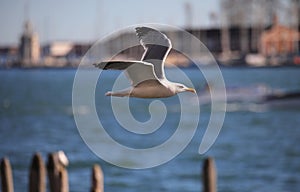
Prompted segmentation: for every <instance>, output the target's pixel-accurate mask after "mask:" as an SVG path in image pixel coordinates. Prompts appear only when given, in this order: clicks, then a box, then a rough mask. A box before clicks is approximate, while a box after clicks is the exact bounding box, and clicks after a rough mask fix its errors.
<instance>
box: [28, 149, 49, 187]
mask: <svg viewBox="0 0 300 192" xmlns="http://www.w3.org/2000/svg"><path fill="white" fill-rule="evenodd" d="M45 191H46V170H45V164H44V161H43V158H42V156H41V154H40V153H36V154H34V156H33V157H32V161H31V167H30V173H29V192H45Z"/></svg>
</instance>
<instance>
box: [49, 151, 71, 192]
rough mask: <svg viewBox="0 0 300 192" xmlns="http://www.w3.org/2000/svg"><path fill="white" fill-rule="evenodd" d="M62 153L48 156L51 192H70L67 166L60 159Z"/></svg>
mask: <svg viewBox="0 0 300 192" xmlns="http://www.w3.org/2000/svg"><path fill="white" fill-rule="evenodd" d="M60 153H61V152H57V153H51V154H49V155H48V162H47V171H48V178H49V185H50V191H51V192H68V191H69V183H68V173H67V170H66V166H67V165H66V164H64V162H63V161H61V159H60Z"/></svg>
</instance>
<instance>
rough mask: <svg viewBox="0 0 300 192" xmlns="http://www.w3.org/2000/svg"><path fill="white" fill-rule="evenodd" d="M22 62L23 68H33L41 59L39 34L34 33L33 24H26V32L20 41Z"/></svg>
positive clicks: (27, 22)
mask: <svg viewBox="0 0 300 192" xmlns="http://www.w3.org/2000/svg"><path fill="white" fill-rule="evenodd" d="M19 50H20V61H21V64H22V65H23V66H25V67H26V66H33V65H35V64H37V63H38V61H39V59H40V44H39V39H38V35H37V33H35V32H34V31H33V28H32V24H31V23H30V22H29V21H26V22H25V25H24V31H23V34H22V35H21V39H20V47H19Z"/></svg>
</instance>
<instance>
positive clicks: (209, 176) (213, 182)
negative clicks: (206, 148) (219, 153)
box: [202, 157, 217, 192]
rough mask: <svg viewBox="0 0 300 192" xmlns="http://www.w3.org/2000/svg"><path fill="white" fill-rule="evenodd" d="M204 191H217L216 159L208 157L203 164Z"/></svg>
mask: <svg viewBox="0 0 300 192" xmlns="http://www.w3.org/2000/svg"><path fill="white" fill-rule="evenodd" d="M202 174H203V175H202V178H203V191H204V192H216V191H217V175H216V167H215V163H214V159H213V158H211V157H208V158H207V159H205V161H204V164H203V173H202Z"/></svg>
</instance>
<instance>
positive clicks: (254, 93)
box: [198, 84, 300, 111]
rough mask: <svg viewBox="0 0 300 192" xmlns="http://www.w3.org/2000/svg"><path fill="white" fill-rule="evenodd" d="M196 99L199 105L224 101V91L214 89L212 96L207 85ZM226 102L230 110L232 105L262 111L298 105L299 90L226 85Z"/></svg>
mask: <svg viewBox="0 0 300 192" xmlns="http://www.w3.org/2000/svg"><path fill="white" fill-rule="evenodd" d="M198 99H199V102H200V104H201V105H207V104H208V105H209V104H211V103H212V102H216V103H218V102H224V101H223V99H224V93H223V92H222V91H221V90H214V96H213V97H212V96H211V94H210V91H209V87H208V86H207V85H206V86H205V88H204V89H203V90H201V91H199V94H198ZM226 103H227V105H228V107H229V110H231V108H232V107H234V108H237V109H238V110H251V111H264V110H265V109H266V108H270V107H283V106H284V107H290V108H295V107H300V90H298V91H283V90H279V89H272V88H270V87H268V86H267V85H264V84H258V85H252V86H248V87H226Z"/></svg>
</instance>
